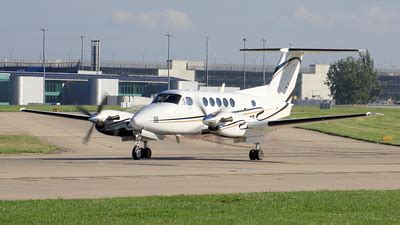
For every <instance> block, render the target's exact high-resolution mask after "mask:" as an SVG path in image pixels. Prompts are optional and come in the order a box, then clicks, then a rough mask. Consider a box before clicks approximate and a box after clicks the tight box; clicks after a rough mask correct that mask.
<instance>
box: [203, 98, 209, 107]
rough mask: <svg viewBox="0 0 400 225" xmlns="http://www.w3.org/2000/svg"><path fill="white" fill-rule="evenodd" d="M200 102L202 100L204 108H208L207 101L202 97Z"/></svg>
mask: <svg viewBox="0 0 400 225" xmlns="http://www.w3.org/2000/svg"><path fill="white" fill-rule="evenodd" d="M202 100H203V105H204V106H208V101H207V99H206V98H204V97H203V99H202Z"/></svg>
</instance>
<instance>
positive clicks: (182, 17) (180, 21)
mask: <svg viewBox="0 0 400 225" xmlns="http://www.w3.org/2000/svg"><path fill="white" fill-rule="evenodd" d="M112 19H113V21H114V22H115V23H117V24H133V25H136V26H142V27H157V26H165V27H169V28H174V29H183V28H188V27H191V26H192V20H191V18H190V17H189V16H188V15H187V14H186V13H184V12H181V11H178V10H174V9H168V10H160V11H148V12H128V11H122V10H120V11H113V12H112Z"/></svg>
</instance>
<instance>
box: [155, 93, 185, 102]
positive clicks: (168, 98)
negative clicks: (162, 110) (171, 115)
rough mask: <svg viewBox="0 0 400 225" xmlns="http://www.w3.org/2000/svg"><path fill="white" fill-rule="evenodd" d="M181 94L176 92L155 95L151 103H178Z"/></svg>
mask: <svg viewBox="0 0 400 225" xmlns="http://www.w3.org/2000/svg"><path fill="white" fill-rule="evenodd" d="M181 98H182V96H180V95H177V94H159V95H157V96H156V97H155V98H154V100H153V102H152V103H155V104H157V103H174V104H179V101H180V100H181Z"/></svg>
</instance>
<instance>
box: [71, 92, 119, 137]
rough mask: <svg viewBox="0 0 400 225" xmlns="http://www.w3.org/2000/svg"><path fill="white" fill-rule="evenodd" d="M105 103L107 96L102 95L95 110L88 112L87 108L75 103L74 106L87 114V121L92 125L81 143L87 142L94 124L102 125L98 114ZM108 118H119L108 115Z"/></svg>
mask: <svg viewBox="0 0 400 225" xmlns="http://www.w3.org/2000/svg"><path fill="white" fill-rule="evenodd" d="M106 103H107V97H106V96H104V98H103V99H102V100H101V103H100V105H98V106H97V110H96V113H91V112H89V111H88V110H87V109H85V108H83V107H82V106H80V105H76V106H75V107H76V108H77V109H78V110H79V111H80V112H81V113H82V114H85V115H87V116H89V121H90V122H92V126H91V127H90V129H89V130H88V132H87V133H86V136H85V137H84V138H83V141H82V142H83V143H84V144H88V143H89V140H90V137H91V136H92V133H93V129H94V128H95V126H96V125H102V124H103V122H104V121H101V120H99V117H98V116H99V114H100V113H101V111H102V110H103V108H104V106H105V104H106ZM107 119H110V120H114V119H119V116H113V117H111V116H109V118H107Z"/></svg>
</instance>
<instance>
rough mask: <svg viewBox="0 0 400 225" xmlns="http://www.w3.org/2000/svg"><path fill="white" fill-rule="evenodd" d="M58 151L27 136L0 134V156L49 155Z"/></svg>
mask: <svg viewBox="0 0 400 225" xmlns="http://www.w3.org/2000/svg"><path fill="white" fill-rule="evenodd" d="M56 150H59V148H58V147H56V146H53V145H49V144H46V143H44V142H43V141H41V140H39V139H38V138H37V137H33V136H30V135H27V134H0V154H17V153H49V152H53V151H56Z"/></svg>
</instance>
